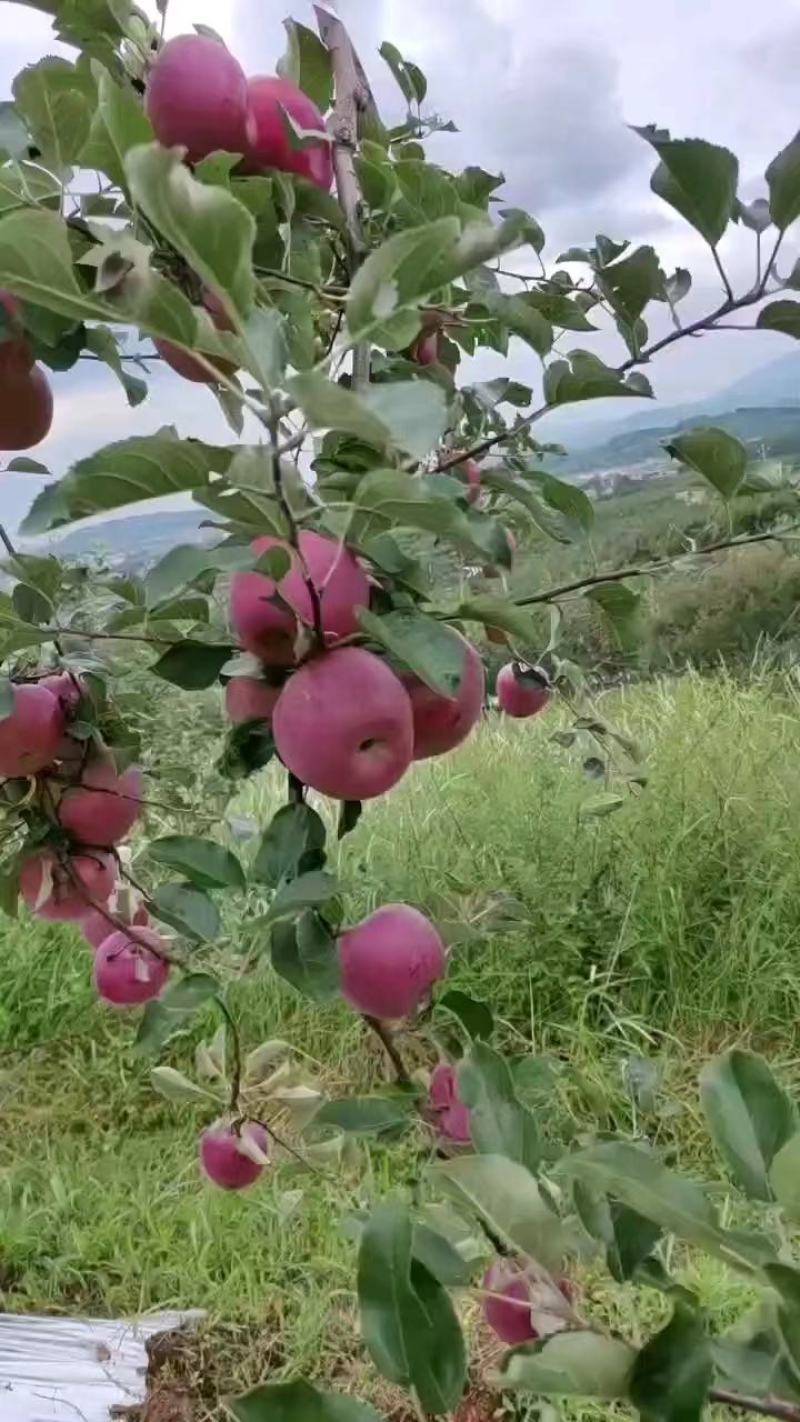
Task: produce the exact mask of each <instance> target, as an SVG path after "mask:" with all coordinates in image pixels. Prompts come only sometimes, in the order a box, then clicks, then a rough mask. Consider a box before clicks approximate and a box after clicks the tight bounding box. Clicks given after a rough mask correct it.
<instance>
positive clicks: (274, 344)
mask: <svg viewBox="0 0 800 1422" xmlns="http://www.w3.org/2000/svg"><path fill="white" fill-rule="evenodd" d="M287 23H293V21H287ZM244 341H245V345H246V346H247V350H248V352H249V353H250V357H251V359H250V361H249V367H250V371H251V374H252V375H254V376H255V378H256V380H257V381H258V382H259V384H260V386H261V388H262V389H263V390H265V391H267V392H271V391H272V390H274V388H275V387H276V386H278V385H280V383H281V379H282V376H283V373H284V371H285V369H286V361H287V359H288V352H287V345H286V320H285V318H284V317H283V316H282V315H281V313H280V312H279V311H276V310H275V308H274V307H271V308H270V309H269V310H265V309H264V307H262V306H257V307H256V308H255V310H254V311H253V312H252V313H251V315H250V318H249V320H248V321H247V323H246V325H245V328H244Z"/></svg>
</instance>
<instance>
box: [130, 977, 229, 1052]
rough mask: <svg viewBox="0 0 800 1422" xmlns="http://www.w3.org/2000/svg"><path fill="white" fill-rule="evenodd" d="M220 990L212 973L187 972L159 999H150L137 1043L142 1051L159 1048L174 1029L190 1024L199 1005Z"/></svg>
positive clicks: (179, 1030)
mask: <svg viewBox="0 0 800 1422" xmlns="http://www.w3.org/2000/svg"><path fill="white" fill-rule="evenodd" d="M218 992H219V983H218V982H217V980H216V978H212V977H211V976H210V974H209V973H188V974H187V975H186V977H185V978H181V979H180V980H179V981H178V982H176V983H173V985H172V987H169V988H167V990H166V992H165V993H164V994H163V995H162V996H161V997H160V998H159V999H158V1001H157V1002H148V1004H147V1006H146V1008H145V1010H144V1014H143V1016H142V1020H141V1023H140V1026H139V1031H138V1033H137V1035H136V1047H137V1050H138V1051H140V1052H158V1051H160V1050H161V1048H162V1047H163V1046H164V1043H165V1042H167V1041H168V1040H169V1038H170V1037H171V1036H173V1034H174V1033H175V1032H181V1031H183V1030H184V1028H186V1027H188V1026H189V1023H190V1022H191V1020H192V1018H193V1017H194V1015H195V1013H196V1012H197V1010H198V1008H200V1007H204V1006H205V1004H206V1003H207V1002H209V1001H210V1000H211V998H213V997H216V996H217V994H218Z"/></svg>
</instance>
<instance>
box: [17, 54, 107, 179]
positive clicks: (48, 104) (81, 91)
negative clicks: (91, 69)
mask: <svg viewBox="0 0 800 1422" xmlns="http://www.w3.org/2000/svg"><path fill="white" fill-rule="evenodd" d="M12 89H13V93H14V100H15V103H16V107H17V110H18V112H19V113H20V115H21V116H22V118H23V119H24V121H25V123H26V124H27V126H28V129H29V131H30V134H31V137H32V139H33V141H34V143H35V144H36V147H37V148H38V149H39V150H40V153H41V156H42V162H43V166H44V167H48V166H52V167H54V168H55V169H56V170H57V171H59V172H60V171H63V170H64V169H67V168H69V166H70V165H71V164H72V163H75V162H77V160H78V157H79V154H80V152H81V149H82V148H83V145H84V143H85V142H86V139H87V137H88V134H89V125H90V122H91V107H90V105H92V104H93V103H94V84H93V83H92V80H91V77H90V75H89V73H88V71H87V70H82V71H79V70H78V69H77V68H76V66H75V65H74V64H70V63H69V61H68V60H66V59H57V58H54V57H53V56H52V55H48V56H47V57H46V58H45V59H41V60H40V61H39V63H38V64H29V65H28V66H27V67H26V68H25V69H23V70H21V71H20V73H19V74H18V75H17V77H16V79H15V80H14V83H13V85H12Z"/></svg>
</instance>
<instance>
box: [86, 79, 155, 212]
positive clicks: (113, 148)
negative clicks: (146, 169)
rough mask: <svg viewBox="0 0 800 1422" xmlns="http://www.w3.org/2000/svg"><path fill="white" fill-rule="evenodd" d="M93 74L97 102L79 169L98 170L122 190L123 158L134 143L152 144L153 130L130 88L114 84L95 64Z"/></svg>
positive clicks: (124, 176)
mask: <svg viewBox="0 0 800 1422" xmlns="http://www.w3.org/2000/svg"><path fill="white" fill-rule="evenodd" d="M95 74H96V76H97V102H96V104H95V106H94V110H93V113H92V120H91V128H90V129H89V134H88V138H87V140H86V143H85V145H84V147H83V151H82V153H81V155H80V161H81V166H82V167H84V168H95V169H98V170H99V171H100V172H102V173H105V174H106V175H107V177H109V178H110V179H111V181H112V182H113V183H116V185H117V186H118V187H121V188H126V187H127V181H126V175H125V156H126V154H127V153H128V152H129V150H130V149H131V148H135V147H136V146H137V145H138V144H141V143H152V141H153V128H152V125H151V123H150V120H149V119H148V117H147V115H146V113H145V111H144V108H143V106H142V104H141V102H140V101H139V100H138V99H137V98H136V97H135V96H134V93H133V90H132V89H131V88H130V87H124V88H123V86H122V85H120V84H117V83H116V82H115V80H114V79H112V77H111V75H110V74H109V73H108V71H107V70H106V69H103V68H102V67H101V66H100V65H96V67H95Z"/></svg>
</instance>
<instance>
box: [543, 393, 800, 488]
mask: <svg viewBox="0 0 800 1422" xmlns="http://www.w3.org/2000/svg"><path fill="white" fill-rule="evenodd" d="M698 419H701V420H702V421H703V422H708V421H710V422H713V424H714V425H717V426H719V428H720V429H724V430H727V431H728V433H729V434H732V435H735V436H736V438H737V439H740V440H741V441H742V442H743V443H744V444H747V445H750V446H751V447H752V449H753V451H754V452H759V451H763V454H764V455H765V456H771V457H774V458H788V457H797V456H800V404H798V405H779V406H777V408H772V407H770V408H767V409H762V408H760V407H758V406H756V407H755V408H753V409H739V410H723V411H721V412H719V411H710V410H702V412H701V413H700V414H699V415H698V413H695V414H692V415H691V416H690V417H689V418H688V419H684V420H679V421H677V422H676V423H674V424H673V423H670V424H663V425H654V426H651V427H649V428H645V429H631V430H626V431H625V432H624V433H623V434H617V435H615V436H614V437H613V439H609V440H606V442H605V444H602V445H599V446H597V447H596V448H595V449H584V450H580V451H578V453H576V454H574V455H569V456H568V457H567V458H566V459H560V460H559V461H558V466H557V467H558V472H559V473H566V474H580V473H585V474H588V473H594V472H595V471H597V472H601V471H602V470H605V469H629V468H631V467H632V466H635V465H642V464H646V463H647V462H648V461H650V460H653V459H662V460H666V455H665V453H664V444H665V442H666V441H667V440H669V439H670V437H673V436H675V435H677V434H680V433H681V431H683V430H689V429H692V428H694V427H695V426H696V425H697V423H698Z"/></svg>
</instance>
